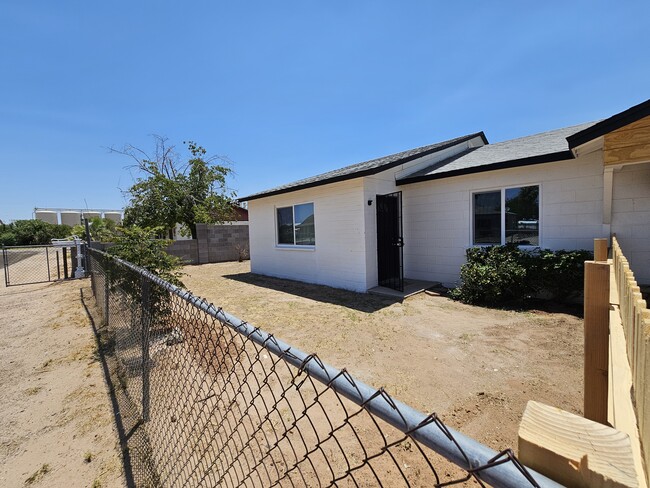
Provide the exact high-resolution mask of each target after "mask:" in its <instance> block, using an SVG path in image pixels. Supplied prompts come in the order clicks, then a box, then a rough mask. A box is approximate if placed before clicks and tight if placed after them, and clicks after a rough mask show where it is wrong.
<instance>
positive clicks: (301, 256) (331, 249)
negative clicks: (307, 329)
mask: <svg viewBox="0 0 650 488" xmlns="http://www.w3.org/2000/svg"><path fill="white" fill-rule="evenodd" d="M362 183H363V182H362V179H361V178H356V179H353V180H348V181H342V182H340V183H332V184H329V185H323V186H317V187H314V188H309V189H305V190H298V191H294V192H291V193H284V194H281V195H276V196H271V197H266V198H261V199H258V200H251V201H250V202H249V203H248V219H249V222H250V234H249V236H250V255H251V271H252V272H253V273H259V274H264V275H270V276H277V277H280V278H289V279H293V280H299V281H305V282H308V283H318V284H322V285H329V286H334V287H338V288H345V289H348V290H354V291H366V290H367V287H366V259H365V253H366V244H365V239H364V205H365V202H364V200H363V197H364V194H363V184H362ZM309 202H313V203H314V225H315V233H316V246H315V247H314V249H304V248H303V249H301V248H299V247H295V248H290V247H279V246H277V244H276V242H277V238H276V211H275V209H276V208H277V207H287V206H290V205H296V204H300V203H309Z"/></svg>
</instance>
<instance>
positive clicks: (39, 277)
mask: <svg viewBox="0 0 650 488" xmlns="http://www.w3.org/2000/svg"><path fill="white" fill-rule="evenodd" d="M2 264H3V266H2V268H3V270H4V278H5V286H14V285H29V284H33V283H46V282H48V281H56V280H61V279H66V278H69V277H72V275H73V274H74V268H73V266H72V252H71V249H68V248H65V247H55V246H50V245H45V246H11V247H3V248H2Z"/></svg>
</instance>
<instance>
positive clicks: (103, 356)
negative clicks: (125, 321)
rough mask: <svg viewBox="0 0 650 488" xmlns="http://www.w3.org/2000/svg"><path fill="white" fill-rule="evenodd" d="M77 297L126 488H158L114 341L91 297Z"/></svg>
mask: <svg viewBox="0 0 650 488" xmlns="http://www.w3.org/2000/svg"><path fill="white" fill-rule="evenodd" d="M80 294H81V303H82V305H83V307H84V309H85V310H86V314H87V316H88V318H89V320H90V324H91V326H92V329H93V332H94V333H95V340H96V342H97V352H96V355H97V359H99V361H100V363H101V365H102V369H103V370H104V379H105V381H106V386H107V387H108V391H109V396H110V399H111V406H112V409H113V415H114V419H115V427H116V430H117V434H118V437H119V444H120V450H121V454H122V464H123V468H124V478H125V480H126V486H127V487H128V488H136V487H139V486H147V487H149V486H159V485H158V479H157V476H156V473H155V470H154V468H153V464H152V462H151V446H150V444H149V439H148V436H147V434H146V432H145V431H144V428H143V422H142V416H141V414H140V412H139V409H138V407H137V405H135V404H134V402H133V401H132V400H131V399H130V398H129V397H128V395H127V394H126V391H125V390H124V388H123V386H122V381H121V379H120V373H119V371H118V366H117V361H116V359H115V355H114V346H115V344H114V340H113V338H112V337H111V336H110V334H109V333H108V331H107V330H106V328H105V327H102V325H101V323H100V324H99V325H98V324H97V322H96V321H95V318H94V317H93V313H92V311H93V310H94V306H93V302H94V300H93V299H92V297H91V298H90V299H88V298H86V297H84V293H83V289H80Z"/></svg>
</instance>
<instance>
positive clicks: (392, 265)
mask: <svg viewBox="0 0 650 488" xmlns="http://www.w3.org/2000/svg"><path fill="white" fill-rule="evenodd" d="M403 246H404V240H403V238H402V192H401V191H398V192H395V193H388V194H387V195H377V270H378V274H379V276H378V278H379V286H385V287H388V288H392V289H394V290H399V291H404V271H403V264H402V263H403V253H402V248H403Z"/></svg>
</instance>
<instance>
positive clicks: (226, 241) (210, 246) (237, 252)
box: [197, 224, 249, 263]
mask: <svg viewBox="0 0 650 488" xmlns="http://www.w3.org/2000/svg"><path fill="white" fill-rule="evenodd" d="M201 225H205V224H201ZM198 227H199V226H198V225H197V237H198ZM203 236H204V239H207V246H206V245H205V244H204V243H205V241H201V240H200V239H197V240H198V241H199V252H201V251H203V250H204V248H205V247H207V251H208V253H207V259H208V261H207V262H209V263H220V262H223V261H238V260H239V259H240V257H242V258H246V259H247V258H248V254H249V247H248V246H249V244H248V225H207V226H206V229H205V233H204V234H203ZM203 256H204V257H205V253H203Z"/></svg>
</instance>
